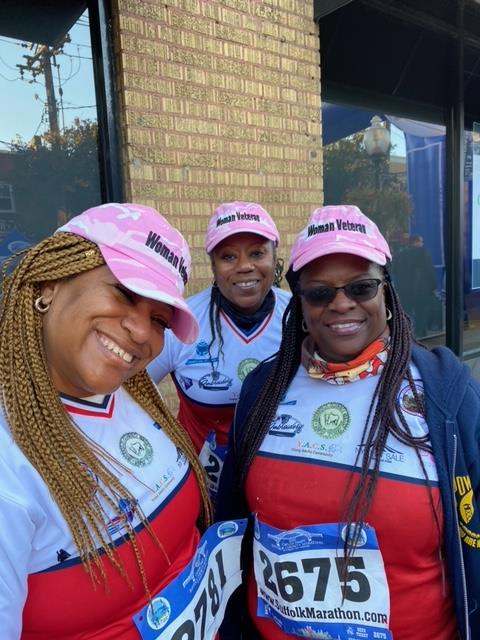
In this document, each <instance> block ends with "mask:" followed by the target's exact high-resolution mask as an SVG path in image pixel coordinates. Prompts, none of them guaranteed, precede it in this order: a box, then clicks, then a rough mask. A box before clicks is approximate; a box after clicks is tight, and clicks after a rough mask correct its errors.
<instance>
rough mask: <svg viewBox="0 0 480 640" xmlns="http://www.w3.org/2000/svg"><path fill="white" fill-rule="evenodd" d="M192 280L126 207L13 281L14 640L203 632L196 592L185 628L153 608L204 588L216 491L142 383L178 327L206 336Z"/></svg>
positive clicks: (9, 508)
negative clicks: (206, 533) (206, 538)
mask: <svg viewBox="0 0 480 640" xmlns="http://www.w3.org/2000/svg"><path fill="white" fill-rule="evenodd" d="M189 272H190V253H189V250H188V245H187V243H186V242H185V240H184V238H183V237H182V235H181V234H180V233H179V232H178V231H177V230H176V229H174V228H173V227H171V226H170V224H168V222H167V221H166V220H165V218H163V217H162V216H161V215H160V214H159V213H158V212H156V211H155V210H154V209H150V208H148V207H144V206H140V205H134V204H115V203H114V204H106V205H101V206H97V207H93V208H92V209H88V210H87V211H85V212H84V213H82V214H80V215H79V216H77V217H75V218H73V219H72V220H70V221H69V222H68V223H66V224H65V225H64V226H63V227H61V228H60V229H58V230H57V232H56V233H55V234H54V235H52V236H51V237H48V238H46V239H45V240H44V241H42V242H40V243H39V244H38V245H36V246H34V247H32V248H30V249H29V250H27V251H26V252H24V255H23V257H21V260H20V262H19V263H18V265H17V266H16V267H15V268H12V269H11V271H10V273H9V274H8V275H7V276H6V277H5V279H4V282H3V290H2V298H1V310H0V371H1V373H0V386H1V401H2V405H1V406H2V410H1V412H0V567H1V569H0V629H1V632H0V635H1V637H2V640H17V639H18V638H22V639H23V640H33V639H35V640H57V639H58V640H60V639H62V640H74V639H75V640H77V639H80V638H82V640H88V639H93V638H95V640H111V639H113V638H115V639H118V640H136V639H138V638H140V637H144V638H148V637H149V636H148V633H151V634H153V633H154V635H155V638H157V637H158V638H167V637H168V638H172V637H175V634H174V629H175V626H174V625H175V624H177V626H179V627H180V628H181V629H182V628H184V627H185V625H187V626H188V624H190V625H191V624H193V623H192V622H191V620H190V619H189V618H188V616H189V611H190V609H189V607H190V608H191V606H195V602H190V600H191V599H192V598H193V597H194V595H192V594H190V591H188V589H187V590H186V594H187V595H185V594H183V596H182V597H183V600H182V609H181V611H182V615H183V616H184V617H183V619H182V620H176V618H175V616H178V615H179V613H178V611H177V612H175V611H176V610H174V606H173V604H170V602H175V606H177V605H178V603H179V601H177V600H175V599H173V600H172V599H171V597H170V596H168V598H167V596H163V595H162V596H161V597H158V598H157V597H155V594H158V593H159V592H161V593H162V594H164V593H166V591H165V590H168V589H170V590H172V589H173V590H176V591H178V592H179V593H180V592H181V591H182V584H183V582H184V581H185V577H182V576H183V573H185V572H186V573H187V574H188V573H189V572H190V571H191V568H192V566H193V567H195V574H194V578H195V581H196V582H197V583H199V584H200V589H201V584H202V583H201V580H202V579H203V578H202V576H201V575H200V573H199V570H198V569H199V564H201V563H200V561H199V558H201V559H202V562H203V561H206V559H207V551H206V549H207V547H206V546H205V545H204V544H203V543H202V545H201V549H202V553H201V554H200V552H199V550H198V549H197V546H198V545H199V540H200V532H199V528H201V529H203V528H205V527H207V526H208V525H209V524H210V523H211V507H210V502H209V497H208V490H207V485H206V478H205V477H204V471H203V468H202V466H201V464H200V462H199V460H198V457H197V454H196V452H195V449H194V447H193V445H192V443H191V441H190V439H189V437H188V436H187V434H186V433H185V431H184V430H183V429H182V428H181V427H180V425H179V424H178V423H177V421H176V420H175V419H174V418H173V417H172V416H171V415H170V414H169V412H168V410H167V409H166V407H165V405H164V403H163V401H162V400H161V398H160V396H159V394H158V392H157V390H156V388H155V386H154V385H153V383H152V382H151V380H150V378H149V376H148V375H147V373H146V372H145V367H146V365H147V364H148V363H149V362H150V360H151V359H152V358H154V357H155V356H157V355H158V354H159V352H160V351H161V350H162V347H163V342H164V331H165V330H166V329H167V328H171V330H172V332H173V333H174V334H175V335H176V336H177V337H178V339H179V340H182V341H184V342H187V343H190V342H193V341H194V340H195V339H196V337H197V334H198V325H197V322H196V320H195V318H194V316H193V314H192V313H191V311H190V310H189V308H188V306H187V304H186V302H185V300H184V299H183V289H184V285H185V284H186V282H187V278H188V276H189ZM215 526H216V525H215ZM210 529H211V528H210ZM210 529H209V530H210ZM202 540H203V538H202ZM199 554H200V555H199ZM217 555H218V554H217ZM217 560H218V562H220V561H221V560H222V557H221V556H218V557H217ZM219 566H220V565H219ZM200 568H202V569H203V570H204V567H203V565H202V566H201V567H200ZM220 568H221V569H222V571H221V572H220V578H218V577H215V576H216V575H217V574H215V575H213V574H212V576H213V577H211V579H210V575H209V576H208V578H209V579H210V582H209V591H208V593H209V594H210V595H211V596H212V598H213V599H212V603H211V613H212V615H211V616H210V618H208V620H207V622H208V624H209V625H210V626H209V627H208V628H209V629H210V633H211V635H209V636H208V637H209V638H210V637H213V634H214V633H215V627H218V626H219V624H220V621H218V622H217V623H215V622H212V619H213V618H214V617H215V616H216V615H217V614H218V615H220V613H221V612H220V613H219V611H218V610H219V606H218V601H219V598H221V596H222V589H223V588H224V587H225V584H228V580H229V577H230V576H229V573H228V571H227V566H225V567H223V566H222V567H220ZM182 572H183V573H182ZM217 573H218V572H217ZM215 580H216V582H215ZM218 583H219V584H218ZM212 585H213V586H212ZM215 589H216V591H215ZM176 591H175V592H176ZM193 593H195V592H193ZM212 594H213V595H212ZM179 597H180V596H179ZM169 598H170V599H169ZM214 603H215V607H214ZM190 613H191V612H190ZM192 615H193V614H192ZM134 618H135V620H134ZM167 622H168V625H169V626H168V629H169V630H166V631H165V634H166V635H162V633H163V632H161V630H162V629H164V628H165V629H167ZM142 624H143V625H144V626H145V625H147V631H145V629H143V628H142ZM203 624H205V620H204V621H203ZM172 625H173V626H172ZM182 625H183V627H182ZM148 629H149V630H150V631H148ZM172 629H173V631H172ZM179 634H180V635H178V637H183V633H182V631H180V632H179ZM206 637H207V636H206Z"/></svg>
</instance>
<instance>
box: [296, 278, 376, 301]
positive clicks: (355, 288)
mask: <svg viewBox="0 0 480 640" xmlns="http://www.w3.org/2000/svg"><path fill="white" fill-rule="evenodd" d="M382 282H383V280H379V279H378V278H366V279H365V280H356V281H355V282H349V283H348V284H345V285H343V287H326V286H325V287H324V286H320V287H309V288H307V289H297V291H296V293H298V295H300V296H303V297H304V298H305V300H306V301H307V302H308V304H311V305H312V307H324V306H326V305H327V304H330V302H333V300H335V298H336V296H337V292H338V291H343V292H344V294H345V295H346V296H347V298H350V300H354V301H355V302H367V300H372V299H373V298H374V297H375V296H376V295H377V291H378V287H379V286H380V285H381V284H382Z"/></svg>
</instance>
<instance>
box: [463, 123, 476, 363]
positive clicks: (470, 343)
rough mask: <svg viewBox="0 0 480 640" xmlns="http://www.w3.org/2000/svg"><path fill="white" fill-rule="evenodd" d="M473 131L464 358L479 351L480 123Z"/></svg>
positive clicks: (468, 160) (468, 163)
mask: <svg viewBox="0 0 480 640" xmlns="http://www.w3.org/2000/svg"><path fill="white" fill-rule="evenodd" d="M472 129H473V130H471V131H466V132H465V183H464V186H465V188H464V197H465V262H464V273H465V286H464V295H465V303H464V304H465V307H464V313H463V320H464V324H463V326H464V330H463V352H464V355H465V356H468V355H470V354H472V353H473V352H475V351H478V348H479V347H480V122H474V123H473V127H472Z"/></svg>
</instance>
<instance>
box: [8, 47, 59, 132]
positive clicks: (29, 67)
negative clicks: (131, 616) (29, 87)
mask: <svg viewBox="0 0 480 640" xmlns="http://www.w3.org/2000/svg"><path fill="white" fill-rule="evenodd" d="M69 41H70V37H69V35H68V34H66V35H65V38H64V39H63V40H62V42H60V43H59V44H58V45H57V46H56V47H49V46H48V45H38V44H37V45H35V52H34V54H33V55H31V56H29V55H25V56H23V57H24V58H25V60H26V64H17V67H18V68H19V69H20V74H21V76H22V78H23V74H24V73H25V72H28V73H31V74H32V80H30V82H35V78H36V77H37V76H38V75H43V76H44V78H45V93H46V98H47V111H48V123H49V128H50V133H51V134H52V144H56V141H58V138H59V135H60V129H59V127H58V113H57V99H56V97H55V85H54V84H53V74H52V62H51V60H52V58H54V56H55V55H56V54H58V53H59V52H60V51H61V50H62V48H63V46H64V44H65V43H66V42H69ZM33 46H34V45H33V44H32V45H30V48H31V49H32V48H33Z"/></svg>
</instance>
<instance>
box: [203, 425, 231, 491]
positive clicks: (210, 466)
mask: <svg viewBox="0 0 480 640" xmlns="http://www.w3.org/2000/svg"><path fill="white" fill-rule="evenodd" d="M226 455H227V447H226V446H223V447H222V446H221V445H219V444H217V439H216V437H215V431H210V433H209V434H208V436H207V439H206V440H205V442H204V443H203V447H202V450H201V451H200V455H199V458H200V462H201V463H202V465H203V467H204V469H205V471H206V473H207V483H208V491H209V493H210V496H211V497H212V498H215V496H216V495H217V490H218V481H219V480H220V473H221V472H222V467H223V463H224V461H225V456H226Z"/></svg>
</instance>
